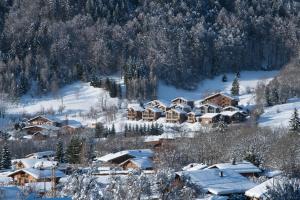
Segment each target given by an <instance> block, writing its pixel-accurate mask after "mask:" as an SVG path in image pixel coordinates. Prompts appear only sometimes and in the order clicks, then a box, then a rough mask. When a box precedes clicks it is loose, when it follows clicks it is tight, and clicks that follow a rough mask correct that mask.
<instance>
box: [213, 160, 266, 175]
mask: <svg viewBox="0 0 300 200" xmlns="http://www.w3.org/2000/svg"><path fill="white" fill-rule="evenodd" d="M212 168H218V169H220V170H226V169H230V170H233V171H235V172H237V173H242V174H243V173H259V172H261V170H260V169H259V168H258V167H256V166H255V165H253V164H252V163H250V162H247V161H242V162H236V163H235V164H232V163H220V164H215V165H212V166H210V167H208V169H212Z"/></svg>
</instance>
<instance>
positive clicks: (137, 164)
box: [119, 157, 153, 170]
mask: <svg viewBox="0 0 300 200" xmlns="http://www.w3.org/2000/svg"><path fill="white" fill-rule="evenodd" d="M119 166H120V167H122V168H123V170H130V169H141V170H153V162H152V160H151V159H149V158H148V157H142V158H131V159H128V160H126V161H124V162H123V163H121V164H120V165H119Z"/></svg>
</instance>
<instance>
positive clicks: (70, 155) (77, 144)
mask: <svg viewBox="0 0 300 200" xmlns="http://www.w3.org/2000/svg"><path fill="white" fill-rule="evenodd" d="M81 150H82V142H81V140H80V138H78V137H73V138H72V139H71V141H70V143H69V145H68V147H67V150H66V155H65V156H66V160H67V162H68V163H71V164H78V163H79V162H80V154H81Z"/></svg>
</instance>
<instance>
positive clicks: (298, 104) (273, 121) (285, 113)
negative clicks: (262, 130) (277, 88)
mask: <svg viewBox="0 0 300 200" xmlns="http://www.w3.org/2000/svg"><path fill="white" fill-rule="evenodd" d="M295 108H297V109H298V110H300V99H297V98H294V99H290V100H289V101H288V102H287V103H286V104H281V105H275V106H272V107H267V108H265V110H264V111H265V112H264V113H263V114H262V115H261V117H260V119H259V125H260V126H268V127H287V126H289V120H290V118H291V116H292V114H293V111H294V109H295Z"/></svg>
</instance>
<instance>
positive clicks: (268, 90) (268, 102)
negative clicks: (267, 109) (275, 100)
mask: <svg viewBox="0 0 300 200" xmlns="http://www.w3.org/2000/svg"><path fill="white" fill-rule="evenodd" d="M265 100H266V103H267V106H271V105H272V101H271V98H270V88H269V87H266V90H265Z"/></svg>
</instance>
